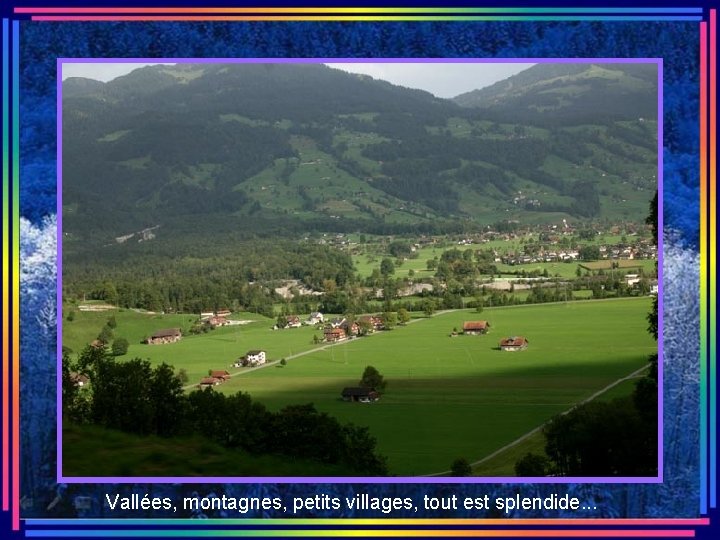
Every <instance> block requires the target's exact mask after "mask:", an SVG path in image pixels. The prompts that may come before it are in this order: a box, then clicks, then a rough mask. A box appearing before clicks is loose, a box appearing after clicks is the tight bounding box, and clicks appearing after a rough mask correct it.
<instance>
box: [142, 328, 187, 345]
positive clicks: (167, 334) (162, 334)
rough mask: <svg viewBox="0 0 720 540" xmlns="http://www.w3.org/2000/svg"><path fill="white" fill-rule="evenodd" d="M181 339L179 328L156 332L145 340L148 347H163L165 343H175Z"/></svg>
mask: <svg viewBox="0 0 720 540" xmlns="http://www.w3.org/2000/svg"><path fill="white" fill-rule="evenodd" d="M181 338H182V332H181V331H180V329H179V328H166V329H164V330H158V331H157V332H155V333H154V334H153V335H152V336H150V337H149V338H148V339H147V343H148V345H163V344H165V343H175V342H176V341H180V339H181Z"/></svg>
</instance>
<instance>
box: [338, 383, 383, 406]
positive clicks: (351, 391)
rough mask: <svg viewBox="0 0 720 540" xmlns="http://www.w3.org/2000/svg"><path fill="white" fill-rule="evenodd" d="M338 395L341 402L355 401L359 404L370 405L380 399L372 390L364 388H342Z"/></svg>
mask: <svg viewBox="0 0 720 540" xmlns="http://www.w3.org/2000/svg"><path fill="white" fill-rule="evenodd" d="M340 395H341V396H342V398H343V401H355V402H359V403H370V402H371V401H377V400H378V399H380V394H379V393H378V392H376V391H375V389H374V388H367V387H365V386H348V387H346V388H343V391H342V393H341V394H340Z"/></svg>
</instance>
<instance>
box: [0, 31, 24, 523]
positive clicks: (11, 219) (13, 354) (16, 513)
mask: <svg viewBox="0 0 720 540" xmlns="http://www.w3.org/2000/svg"><path fill="white" fill-rule="evenodd" d="M10 23H11V21H9V20H8V19H3V24H2V30H3V37H2V47H3V50H2V62H3V64H2V73H3V83H2V111H3V122H2V151H3V168H2V182H3V186H2V199H3V200H2V212H3V223H2V230H3V231H2V238H3V248H2V257H3V263H2V266H3V269H2V278H3V286H2V302H3V323H2V325H3V326H2V330H3V346H2V349H3V358H2V363H3V365H2V373H3V384H2V406H3V412H2V414H3V416H2V420H3V422H2V440H3V457H2V473H3V479H2V508H3V511H9V512H10V517H11V522H12V527H13V529H17V528H19V527H20V509H19V501H20V412H19V407H20V213H19V208H20V197H19V191H20V190H19V187H20V184H19V177H20V174H19V171H20V167H19V155H20V143H19V139H20V120H19V109H20V105H19V104H20V98H19V92H20V84H19V78H20V77H19V73H20V71H19V51H20V39H19V35H20V23H19V21H12V24H10ZM8 75H10V76H8ZM11 83H12V84H11Z"/></svg>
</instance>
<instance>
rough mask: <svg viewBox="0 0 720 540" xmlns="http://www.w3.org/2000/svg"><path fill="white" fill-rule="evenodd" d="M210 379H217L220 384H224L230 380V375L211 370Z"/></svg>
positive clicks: (221, 371) (222, 371)
mask: <svg viewBox="0 0 720 540" xmlns="http://www.w3.org/2000/svg"><path fill="white" fill-rule="evenodd" d="M210 377H212V378H213V379H218V380H219V381H220V382H225V381H227V380H228V379H229V378H230V373H228V372H227V371H225V370H219V369H218V370H212V371H211V372H210Z"/></svg>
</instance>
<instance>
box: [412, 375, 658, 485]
mask: <svg viewBox="0 0 720 540" xmlns="http://www.w3.org/2000/svg"><path fill="white" fill-rule="evenodd" d="M649 368H650V366H649V365H647V366H643V367H641V368H640V369H636V370H635V371H633V372H632V373H630V375H626V376H625V377H623V378H621V379H618V380H617V381H614V382H612V383H610V384H609V385H607V386H605V387H604V388H601V389H600V390H598V391H597V392H595V393H594V394H592V395H591V396H590V397H588V398H585V399H584V400H582V401H579V402H577V403H576V404H575V405H573V406H572V407H570V408H569V409H568V410H566V411H563V412H561V413H560V416H565V415H566V414H569V413H571V412H572V411H573V410H575V409H576V408H577V407H579V406H580V405H585V404H586V403H589V402H591V401H592V400H594V399H595V398H597V397H598V396H601V395H602V394H604V393H605V392H607V391H608V390H610V389H612V388H615V387H616V386H617V385H619V384H621V383H624V382H625V381H628V380H630V379H635V378H637V377H638V376H639V375H640V373H642V372H643V371H646V370H647V369H649ZM548 422H550V420H548V421H547V422H543V423H542V424H540V425H539V426H538V427H536V428H534V429H531V430H530V431H528V432H527V433H525V434H524V435H521V436H520V437H518V438H517V439H515V440H514V441H512V442H509V443H508V444H506V445H505V446H503V447H502V448H498V449H497V450H495V451H494V452H492V453H491V454H488V455H487V456H485V457H484V458H482V459H479V460H477V461H473V462H472V463H470V466H471V467H476V466H478V465H481V464H482V463H485V462H486V461H490V460H491V459H492V458H494V457H496V456H498V455H500V454H502V453H503V452H505V451H506V450H509V449H510V448H512V447H513V446H515V445H517V444H520V443H521V442H523V441H524V440H525V439H528V438H529V437H532V436H533V435H535V434H536V433H537V432H538V431H540V430H541V429H542V428H544V427H545V426H546V425H547V424H548ZM451 472H452V471H449V470H448V471H442V472H438V473H431V474H421V475H420V476H445V475H448V474H450V473H451Z"/></svg>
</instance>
